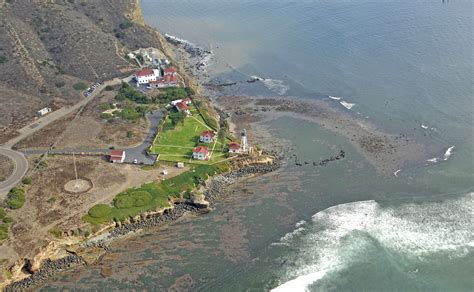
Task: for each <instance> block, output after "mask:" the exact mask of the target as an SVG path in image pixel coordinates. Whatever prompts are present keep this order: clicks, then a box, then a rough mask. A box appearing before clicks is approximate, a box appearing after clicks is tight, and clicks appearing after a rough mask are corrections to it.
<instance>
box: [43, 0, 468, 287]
mask: <svg viewBox="0 0 474 292" xmlns="http://www.w3.org/2000/svg"><path fill="white" fill-rule="evenodd" d="M473 8H474V7H473V3H472V1H465V0H450V1H442V0H439V1H438V0H426V1H409V0H401V1H389V0H380V1H364V0H360V1H339V0H334V1H307V0H300V1H296V0H287V1H280V0H277V1H255V0H245V1H230V0H221V1H204V0H200V1H191V0H186V1H185V0H181V1H161V0H159V1H155V0H142V10H143V14H144V16H145V20H146V22H147V23H148V24H150V25H151V26H154V27H157V28H158V30H160V31H161V32H163V33H169V34H172V35H176V36H178V37H181V38H185V39H188V40H190V41H192V42H194V43H196V44H199V45H202V46H204V47H209V48H212V50H213V51H214V53H215V56H214V58H213V59H212V64H211V65H210V67H209V71H210V73H211V75H212V78H213V79H214V80H215V81H216V80H217V81H236V80H237V81H238V80H246V79H248V78H249V77H250V76H261V77H264V78H266V80H265V82H257V83H253V84H246V85H243V86H236V87H232V88H228V89H226V90H228V93H229V94H249V95H265V96H291V97H292V98H295V99H297V98H300V97H306V98H323V99H327V102H330V103H333V104H334V106H337V107H341V109H343V110H347V111H349V112H350V113H352V114H353V115H354V116H359V117H360V118H362V119H368V120H369V121H371V122H372V123H373V124H375V125H377V127H379V128H380V129H382V130H384V131H387V132H390V133H395V134H397V133H403V134H406V135H409V136H411V137H414V138H415V139H416V140H417V141H419V142H421V143H424V144H425V145H427V146H430V147H431V146H432V147H433V148H434V149H441V150H440V151H439V153H436V154H435V155H434V156H433V159H431V160H430V161H426V163H421V164H420V165H419V166H417V167H412V168H407V169H402V170H400V171H399V172H398V173H397V176H395V175H394V176H392V177H386V176H380V175H378V174H377V173H376V172H375V171H374V170H373V169H372V167H371V166H370V165H369V164H368V163H367V162H366V161H365V160H364V158H363V157H362V156H361V155H360V154H359V153H358V152H357V151H356V150H355V149H354V148H353V147H352V146H351V144H350V143H349V141H347V140H346V139H345V138H344V137H341V136H338V135H335V134H333V133H331V132H327V131H325V130H322V129H320V128H318V127H317V126H316V125H315V124H312V123H310V122H307V121H303V120H299V119H295V118H280V119H277V120H274V121H271V122H268V123H266V124H265V125H264V126H265V127H266V128H267V129H268V131H270V132H271V133H272V135H273V137H275V139H277V140H278V141H281V142H283V144H285V145H286V147H287V148H285V149H287V150H286V151H288V154H289V155H288V156H290V155H292V154H296V155H298V157H299V158H300V159H302V160H304V161H319V160H321V159H324V158H326V157H328V156H331V155H334V154H337V153H338V152H339V150H341V149H343V150H344V151H345V152H346V154H347V158H346V159H344V160H341V161H338V162H337V163H333V164H330V165H328V166H327V167H324V168H320V167H319V168H318V167H312V166H303V167H298V166H295V165H294V164H293V163H291V162H289V163H288V164H287V165H286V166H285V167H284V168H283V169H282V170H281V171H280V172H279V173H277V174H270V175H266V176H264V177H260V178H255V179H250V180H247V181H245V182H243V183H241V184H238V185H236V186H234V187H232V189H231V190H230V191H229V195H228V196H227V197H226V198H225V199H224V200H223V201H222V202H220V203H219V204H217V206H216V209H215V210H214V211H213V212H210V213H209V214H207V215H204V216H199V217H196V218H190V219H186V220H183V221H181V222H179V223H176V224H173V225H171V226H167V227H162V228H157V229H154V230H149V231H146V232H145V233H144V234H142V235H139V236H136V237H133V238H131V239H127V240H125V241H122V242H117V243H116V244H115V246H114V248H113V251H112V252H111V253H109V254H108V255H106V256H105V257H104V259H103V260H102V261H101V262H100V263H99V264H98V265H95V266H92V267H89V268H87V269H83V270H80V271H75V272H74V273H68V274H65V275H61V276H58V277H56V278H55V279H54V280H52V281H51V282H49V283H48V284H47V285H46V286H45V287H43V289H44V290H61V289H64V288H78V287H80V288H82V289H101V290H102V289H104V290H105V289H134V288H135V289H152V290H166V289H169V288H172V289H176V290H183V289H187V288H189V289H191V290H197V291H262V290H275V291H306V290H308V291H472V290H473V288H474V280H473V278H472V274H473V272H474V255H473V249H474V247H473V239H474V236H473V234H474V227H473V226H474V225H473V214H474V213H473V211H474V210H473V209H474V197H473V193H474V157H473V153H474V133H473V129H474V128H473V109H474V107H473V98H474V92H473V79H474V78H473V71H474V70H473V69H474V60H473V53H472V52H473V51H474V41H473V37H472V36H473V29H474V25H473V23H474V13H473V11H474V9H473ZM329 96H331V97H332V98H329ZM104 269H106V270H109V271H111V272H110V275H107V276H102V275H101V271H102V272H103V271H104ZM102 274H104V273H102ZM105 274H107V273H105Z"/></svg>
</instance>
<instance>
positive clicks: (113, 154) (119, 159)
mask: <svg viewBox="0 0 474 292" xmlns="http://www.w3.org/2000/svg"><path fill="white" fill-rule="evenodd" d="M124 161H125V151H123V150H112V151H110V162H112V163H123V162H124Z"/></svg>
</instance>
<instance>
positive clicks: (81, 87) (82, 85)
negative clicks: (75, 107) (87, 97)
mask: <svg viewBox="0 0 474 292" xmlns="http://www.w3.org/2000/svg"><path fill="white" fill-rule="evenodd" d="M72 88H74V89H75V90H85V89H87V85H86V84H85V83H84V82H77V83H75V84H74V85H73V86H72Z"/></svg>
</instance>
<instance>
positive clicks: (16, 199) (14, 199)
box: [6, 188, 25, 209]
mask: <svg viewBox="0 0 474 292" xmlns="http://www.w3.org/2000/svg"><path fill="white" fill-rule="evenodd" d="M6 203H7V206H8V208H10V209H20V208H21V207H23V205H24V204H25V191H24V190H23V189H20V188H13V189H11V190H10V193H8V197H7V200H6Z"/></svg>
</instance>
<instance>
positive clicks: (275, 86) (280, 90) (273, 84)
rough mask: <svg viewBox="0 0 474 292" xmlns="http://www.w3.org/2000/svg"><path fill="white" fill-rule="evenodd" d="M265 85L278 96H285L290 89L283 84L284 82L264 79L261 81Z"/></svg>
mask: <svg viewBox="0 0 474 292" xmlns="http://www.w3.org/2000/svg"><path fill="white" fill-rule="evenodd" d="M261 81H262V82H263V85H265V87H266V88H268V89H269V90H271V91H273V92H275V93H276V94H278V95H284V94H285V93H286V92H287V91H288V90H289V89H290V87H289V86H288V85H285V84H284V83H283V80H276V79H264V80H261Z"/></svg>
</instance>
